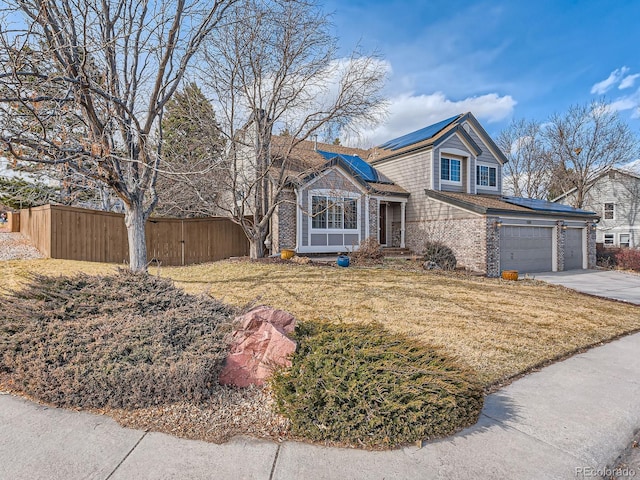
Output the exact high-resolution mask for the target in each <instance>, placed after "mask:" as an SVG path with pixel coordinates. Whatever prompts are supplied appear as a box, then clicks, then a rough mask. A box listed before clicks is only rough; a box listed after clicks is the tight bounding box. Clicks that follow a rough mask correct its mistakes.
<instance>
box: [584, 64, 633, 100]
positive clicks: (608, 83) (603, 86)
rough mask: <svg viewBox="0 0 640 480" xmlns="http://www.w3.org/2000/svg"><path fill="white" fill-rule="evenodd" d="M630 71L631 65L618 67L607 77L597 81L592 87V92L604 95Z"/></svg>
mask: <svg viewBox="0 0 640 480" xmlns="http://www.w3.org/2000/svg"><path fill="white" fill-rule="evenodd" d="M628 71H629V67H620V68H616V69H615V70H614V71H613V72H611V74H610V75H609V76H608V77H607V78H606V79H604V80H602V81H601V82H598V83H596V84H595V85H594V86H593V87H591V93H592V94H596V95H602V94H604V93H606V92H607V91H609V89H610V88H611V87H613V86H614V85H615V84H616V83H618V82H620V81H621V80H622V79H623V78H624V76H625V75H626V74H627V72H628Z"/></svg>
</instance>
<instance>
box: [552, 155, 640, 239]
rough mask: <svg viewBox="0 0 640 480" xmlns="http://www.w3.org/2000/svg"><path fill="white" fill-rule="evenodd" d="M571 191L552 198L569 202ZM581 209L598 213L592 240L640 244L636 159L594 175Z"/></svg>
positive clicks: (639, 178)
mask: <svg viewBox="0 0 640 480" xmlns="http://www.w3.org/2000/svg"><path fill="white" fill-rule="evenodd" d="M574 199H575V190H570V191H569V192H567V193H565V194H564V195H561V196H560V197H558V198H556V199H555V200H554V201H555V202H559V203H562V204H565V205H571V204H572V202H573V201H574ZM584 205H585V209H588V210H593V211H594V212H597V213H598V215H600V222H599V223H598V227H597V229H596V241H597V242H598V243H602V244H604V245H605V246H610V247H636V248H639V247H640V161H636V162H633V163H631V164H628V165H626V166H622V167H618V168H611V169H609V170H608V171H607V172H604V173H603V174H602V175H600V176H599V177H598V178H596V179H595V180H594V181H593V182H592V183H591V185H590V189H589V191H588V193H587V194H586V196H585V201H584Z"/></svg>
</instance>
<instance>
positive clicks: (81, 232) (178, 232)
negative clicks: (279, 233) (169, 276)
mask: <svg viewBox="0 0 640 480" xmlns="http://www.w3.org/2000/svg"><path fill="white" fill-rule="evenodd" d="M20 232H21V233H23V234H25V235H26V236H27V237H29V239H30V240H31V242H32V243H33V244H34V246H35V247H36V248H37V249H38V250H40V252H42V254H44V255H45V256H46V257H49V258H62V259H67V260H85V261H89V262H106V263H124V262H128V261H129V246H128V242H127V229H126V227H125V224H124V215H122V214H117V213H109V212H100V211H96V210H86V209H82V208H75V207H63V206H58V205H44V206H42V207H35V208H28V209H23V210H21V211H20ZM146 233H147V255H148V259H149V261H150V262H151V261H157V262H159V263H161V264H162V265H191V264H194V263H205V262H212V261H215V260H221V259H224V258H229V257H235V256H244V255H248V254H249V242H248V240H247V237H246V236H245V235H244V233H243V231H242V229H241V228H240V227H239V226H238V225H236V224H235V223H233V222H232V221H231V220H229V219H228V218H189V219H179V218H152V219H150V220H149V221H148V222H147V226H146Z"/></svg>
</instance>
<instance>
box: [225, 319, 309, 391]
mask: <svg viewBox="0 0 640 480" xmlns="http://www.w3.org/2000/svg"><path fill="white" fill-rule="evenodd" d="M237 320H238V322H239V323H240V328H239V329H238V330H237V331H236V332H235V333H234V334H233V341H232V344H231V350H230V353H229V355H228V356H227V359H226V361H225V365H224V367H223V369H222V372H220V376H219V377H218V380H219V382H220V383H221V384H222V385H235V386H237V387H248V386H249V385H264V383H265V380H266V379H267V378H268V377H269V376H270V375H271V373H272V372H273V370H274V369H275V368H277V367H290V366H291V354H293V352H295V351H296V346H297V345H296V342H294V341H293V340H291V339H290V338H289V337H288V336H287V334H288V333H292V332H293V330H294V329H295V326H296V320H295V318H294V317H293V315H291V314H290V313H287V312H285V311H283V310H275V309H273V308H271V307H266V306H260V307H256V308H254V309H253V310H250V311H248V312H247V313H245V314H244V315H242V316H240V317H238V318H237Z"/></svg>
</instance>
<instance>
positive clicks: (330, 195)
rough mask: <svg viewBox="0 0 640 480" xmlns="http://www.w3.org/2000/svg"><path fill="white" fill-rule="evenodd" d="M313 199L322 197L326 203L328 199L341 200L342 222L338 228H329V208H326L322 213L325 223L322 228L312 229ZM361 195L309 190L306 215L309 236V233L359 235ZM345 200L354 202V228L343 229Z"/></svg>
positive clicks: (346, 192)
mask: <svg viewBox="0 0 640 480" xmlns="http://www.w3.org/2000/svg"><path fill="white" fill-rule="evenodd" d="M314 197H324V198H325V199H326V201H327V202H328V201H329V200H328V199H341V200H342V204H341V205H340V208H341V215H342V221H341V225H342V226H341V227H339V228H332V227H329V208H330V207H329V208H327V209H326V210H325V212H324V214H325V222H324V225H325V226H324V227H314V226H313V220H314V215H313V198H314ZM360 197H361V195H359V194H357V193H354V192H348V191H335V190H310V191H309V213H308V215H307V218H308V220H309V222H308V224H309V235H311V232H313V233H343V234H353V233H358V234H360V230H361V227H362V225H361V219H360V210H361V198H360ZM345 200H350V201H355V208H356V219H355V227H354V228H344V224H345V221H344V219H345V216H344V213H345V212H344V201H345Z"/></svg>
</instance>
